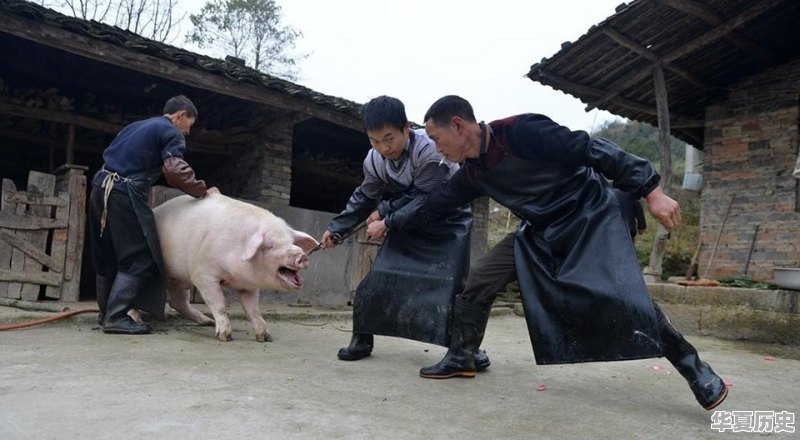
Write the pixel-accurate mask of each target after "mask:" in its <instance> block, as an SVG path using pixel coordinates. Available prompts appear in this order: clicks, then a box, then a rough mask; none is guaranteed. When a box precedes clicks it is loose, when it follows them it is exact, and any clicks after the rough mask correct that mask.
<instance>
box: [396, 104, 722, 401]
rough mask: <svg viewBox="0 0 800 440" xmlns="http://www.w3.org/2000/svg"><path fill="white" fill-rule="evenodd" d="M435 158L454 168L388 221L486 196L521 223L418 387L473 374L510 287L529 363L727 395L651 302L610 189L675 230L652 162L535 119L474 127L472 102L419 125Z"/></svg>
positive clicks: (459, 305) (462, 305)
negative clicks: (675, 382)
mask: <svg viewBox="0 0 800 440" xmlns="http://www.w3.org/2000/svg"><path fill="white" fill-rule="evenodd" d="M425 129H426V132H427V133H428V135H429V137H430V138H431V139H432V140H434V141H435V142H436V145H437V147H438V148H439V151H440V152H442V154H443V155H444V156H445V157H446V158H447V159H448V160H451V161H454V162H463V165H462V167H461V169H460V170H459V171H458V173H456V174H455V175H454V176H453V177H452V178H451V179H450V181H449V182H448V184H447V185H446V186H444V187H443V188H442V189H441V190H438V191H436V192H434V193H432V194H431V195H430V196H429V197H427V198H425V199H423V200H419V201H415V203H414V204H415V205H417V206H416V208H417V209H416V212H414V213H413V214H409V215H404V214H405V213H395V214H393V215H390V216H389V218H387V220H388V221H389V222H391V223H393V224H395V225H402V226H403V227H405V228H413V227H415V226H421V225H424V224H425V223H426V222H428V221H431V220H433V219H435V218H438V217H439V216H441V213H442V212H446V211H447V210H448V209H450V208H451V207H453V206H459V205H462V204H464V203H467V202H469V201H470V200H472V199H474V198H476V197H479V196H484V195H488V196H490V197H492V198H493V199H495V200H496V201H497V202H499V203H501V204H503V205H504V206H506V207H508V208H509V209H510V210H511V211H512V212H513V213H514V214H515V215H516V216H517V217H519V218H521V219H522V221H521V223H520V226H519V228H518V230H517V232H516V234H514V235H513V236H511V235H509V236H508V237H506V239H504V240H502V241H501V242H500V243H498V245H497V246H495V247H494V248H493V249H491V250H490V251H489V252H488V253H487V255H485V256H484V257H483V258H481V259H480V260H479V261H478V262H477V263H476V264H475V265H474V266H473V267H472V268H471V270H470V273H469V277H468V279H467V287H466V289H465V291H464V293H463V294H461V295H459V296H457V298H456V301H455V306H454V308H453V317H452V321H451V327H450V335H451V339H450V341H451V344H450V347H449V350H448V352H447V354H446V355H445V357H444V359H442V361H440V362H439V363H438V364H436V365H434V366H431V367H428V368H423V369H422V370H421V371H420V375H421V376H423V377H427V378H448V377H454V376H468V377H471V376H473V375H474V369H475V363H474V360H473V353H474V350H475V349H476V348H477V347H478V346H479V345H480V343H481V341H482V340H483V335H484V331H485V322H486V315H487V314H488V312H489V310H490V308H491V304H492V302H493V301H494V298H495V296H496V295H497V292H499V291H500V290H501V289H502V288H503V287H504V286H505V284H507V283H508V282H510V281H513V280H515V279H517V280H518V281H519V284H520V291H521V296H522V303H523V308H524V311H525V317H526V320H527V323H528V330H529V333H530V336H531V342H532V344H533V351H534V355H535V358H536V362H537V363H538V364H561V363H576V362H593V361H616V360H627V359H642V358H652V357H658V356H662V355H663V356H665V357H666V358H667V359H668V360H669V361H670V362H671V363H672V364H673V365H674V366H675V367H676V368H677V370H678V371H679V372H680V373H681V374H682V375H683V376H684V378H686V380H687V381H688V382H689V385H690V387H691V389H692V391H693V392H694V395H695V398H696V399H697V401H698V402H699V403H700V404H701V405H702V406H703V407H704V408H706V409H712V408H714V407H716V406H717V405H719V404H720V403H721V402H722V400H724V399H725V397H726V396H727V387H726V386H725V384H724V383H723V381H722V379H721V378H720V377H719V376H717V375H716V374H715V373H714V371H713V370H712V369H711V367H709V366H708V364H706V363H705V362H702V361H701V360H700V358H699V356H698V354H697V351H696V350H695V349H694V347H693V346H692V345H691V344H689V342H687V341H686V340H685V339H684V338H683V336H682V335H681V334H680V333H679V332H678V331H677V330H676V329H675V328H674V327H672V325H671V324H670V322H669V320H668V319H667V318H666V316H664V314H663V313H661V311H660V309H659V308H658V306H657V305H656V304H655V303H654V302H653V301H652V299H651V298H650V295H649V293H648V290H647V286H646V284H645V283H644V279H643V278H642V275H641V273H640V271H639V264H638V261H637V259H636V252H635V249H634V247H633V240H632V238H631V234H630V232H629V230H628V227H627V223H626V221H625V220H624V219H623V218H622V211H621V210H620V205H619V201H618V200H617V198H616V197H615V196H614V193H613V190H612V188H611V186H610V185H609V184H608V182H607V180H606V179H610V180H612V181H613V185H614V187H616V188H618V189H620V190H622V191H624V192H627V193H630V194H633V195H634V196H635V197H636V198H637V199H638V198H641V197H644V198H646V199H647V207H648V210H649V211H650V213H651V214H652V215H653V216H654V217H655V218H656V219H657V220H658V221H659V222H660V223H662V224H663V225H664V227H666V228H667V229H672V228H673V227H674V226H675V225H676V224H677V223H678V222H679V221H680V210H679V207H678V203H677V202H675V201H674V200H673V199H671V198H670V197H668V196H667V195H665V194H664V193H663V192H662V191H661V188H660V187H659V186H658V183H659V180H660V176H659V175H658V173H656V171H655V169H654V168H653V166H652V164H650V163H649V162H648V161H646V160H644V159H641V158H639V157H637V156H634V155H632V154H629V153H626V152H625V151H623V150H621V149H620V148H619V147H618V146H617V145H615V144H613V143H612V142H610V141H608V140H605V139H594V140H593V139H590V138H589V135H588V134H587V133H585V132H582V131H570V130H569V129H567V128H566V127H563V126H560V125H558V124H556V123H555V122H553V121H552V120H550V119H549V118H548V117H546V116H543V115H538V114H523V115H518V116H512V117H509V118H506V119H502V120H499V121H494V122H492V123H490V124H488V125H484V124H483V123H480V124H479V123H477V122H476V119H475V116H474V113H473V111H472V107H471V106H470V104H469V102H467V101H466V100H464V99H463V98H460V97H457V96H446V97H444V98H441V99H440V100H438V101H437V102H435V103H434V104H433V105H432V106H431V108H430V109H429V110H428V113H427V114H426V116H425Z"/></svg>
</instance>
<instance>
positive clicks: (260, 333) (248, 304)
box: [239, 290, 272, 342]
mask: <svg viewBox="0 0 800 440" xmlns="http://www.w3.org/2000/svg"><path fill="white" fill-rule="evenodd" d="M239 300H240V301H241V302H242V308H243V309H244V314H245V315H246V316H247V319H249V320H250V322H251V323H252V324H253V329H254V330H255V331H256V341H258V342H272V336H270V334H269V333H268V332H267V321H264V317H263V316H261V309H259V308H258V290H240V291H239Z"/></svg>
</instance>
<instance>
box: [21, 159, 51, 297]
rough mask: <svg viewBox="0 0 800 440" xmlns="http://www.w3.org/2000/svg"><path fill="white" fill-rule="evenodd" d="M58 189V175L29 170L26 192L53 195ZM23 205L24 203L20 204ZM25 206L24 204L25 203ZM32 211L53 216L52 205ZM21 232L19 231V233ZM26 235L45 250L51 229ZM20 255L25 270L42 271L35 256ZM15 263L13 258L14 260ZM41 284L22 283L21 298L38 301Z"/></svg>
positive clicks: (31, 211) (24, 234)
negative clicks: (22, 258)
mask: <svg viewBox="0 0 800 440" xmlns="http://www.w3.org/2000/svg"><path fill="white" fill-rule="evenodd" d="M55 189H56V176H54V175H52V174H45V173H40V172H38V171H29V172H28V188H26V190H25V191H26V192H28V193H34V194H39V195H42V196H52V195H53V194H54V192H55ZM20 205H23V204H20ZM23 206H24V205H23ZM29 210H30V213H31V214H33V215H36V216H38V217H45V218H51V217H52V212H53V207H52V206H46V205H44V206H35V207H31V208H30V209H29ZM19 234H20V233H17V235H19ZM22 235H23V236H26V237H25V240H26V241H28V242H29V243H31V244H33V245H34V246H35V247H37V248H38V249H39V250H42V251H44V250H45V249H46V246H47V236H48V235H49V231H47V230H38V231H26V232H23V233H22ZM19 255H20V256H23V257H24V261H25V263H24V266H23V270H24V271H25V272H37V273H38V272H42V263H40V262H39V261H37V260H36V259H35V258H32V257H30V256H27V255H24V254H23V253H22V252H20V253H19ZM12 265H13V260H12ZM40 288H41V286H40V285H39V284H35V283H32V282H31V283H24V284H23V285H22V291H21V299H23V300H25V301H37V300H38V299H39V290H40Z"/></svg>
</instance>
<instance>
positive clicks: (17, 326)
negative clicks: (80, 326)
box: [0, 309, 100, 331]
mask: <svg viewBox="0 0 800 440" xmlns="http://www.w3.org/2000/svg"><path fill="white" fill-rule="evenodd" d="M99 312H100V310H99V309H82V310H69V311H66V312H61V313H58V314H56V315H53V316H50V317H48V318H43V319H37V320H34V321H28V322H20V323H16V324H3V325H0V331H4V330H16V329H20V328H25V327H33V326H34V325H39V324H46V323H48V322H52V321H57V320H59V319H64V318H69V317H70V316H73V315H78V314H81V313H99Z"/></svg>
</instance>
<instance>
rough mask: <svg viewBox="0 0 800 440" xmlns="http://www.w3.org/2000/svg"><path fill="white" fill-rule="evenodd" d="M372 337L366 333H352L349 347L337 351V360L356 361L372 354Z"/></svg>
mask: <svg viewBox="0 0 800 440" xmlns="http://www.w3.org/2000/svg"><path fill="white" fill-rule="evenodd" d="M372 343H373V337H372V335H370V334H367V333H353V337H352V338H350V345H348V346H347V347H342V348H340V349H339V353H337V356H339V359H341V360H343V361H357V360H359V359H364V358H365V357H368V356H369V355H371V354H372Z"/></svg>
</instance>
